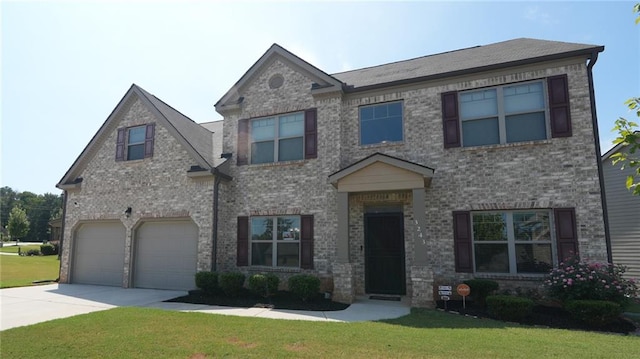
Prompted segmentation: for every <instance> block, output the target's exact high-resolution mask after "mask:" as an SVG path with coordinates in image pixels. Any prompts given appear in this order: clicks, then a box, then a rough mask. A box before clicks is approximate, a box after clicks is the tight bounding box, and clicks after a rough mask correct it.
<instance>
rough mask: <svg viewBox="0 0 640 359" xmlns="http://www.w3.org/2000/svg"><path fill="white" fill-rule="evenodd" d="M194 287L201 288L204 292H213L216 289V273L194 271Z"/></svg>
mask: <svg viewBox="0 0 640 359" xmlns="http://www.w3.org/2000/svg"><path fill="white" fill-rule="evenodd" d="M196 287H198V288H200V289H202V290H203V291H204V292H205V293H208V294H213V293H216V292H217V291H218V289H219V288H218V273H216V272H198V273H196Z"/></svg>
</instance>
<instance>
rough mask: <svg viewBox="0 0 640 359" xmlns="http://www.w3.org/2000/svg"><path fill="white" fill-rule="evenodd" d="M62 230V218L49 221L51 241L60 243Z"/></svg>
mask: <svg viewBox="0 0 640 359" xmlns="http://www.w3.org/2000/svg"><path fill="white" fill-rule="evenodd" d="M61 230H62V218H57V219H54V220H51V221H49V241H59V240H60V234H61Z"/></svg>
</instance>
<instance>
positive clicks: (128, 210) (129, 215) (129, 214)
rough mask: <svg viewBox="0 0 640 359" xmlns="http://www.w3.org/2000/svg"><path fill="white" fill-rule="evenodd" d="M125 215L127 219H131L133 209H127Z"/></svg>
mask: <svg viewBox="0 0 640 359" xmlns="http://www.w3.org/2000/svg"><path fill="white" fill-rule="evenodd" d="M124 215H125V216H126V217H127V218H129V217H131V207H127V209H126V210H125V211H124Z"/></svg>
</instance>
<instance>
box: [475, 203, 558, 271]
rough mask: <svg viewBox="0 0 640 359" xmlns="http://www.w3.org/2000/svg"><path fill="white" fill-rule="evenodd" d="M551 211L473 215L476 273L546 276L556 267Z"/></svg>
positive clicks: (480, 213) (479, 213) (478, 213)
mask: <svg viewBox="0 0 640 359" xmlns="http://www.w3.org/2000/svg"><path fill="white" fill-rule="evenodd" d="M549 218H550V215H549V211H546V210H545V211H513V212H474V213H472V214H471V220H472V233H473V252H474V259H475V272H477V273H509V274H523V273H525V274H526V273H546V272H548V271H549V269H551V268H552V267H553V254H552V245H551V244H552V237H551V224H550V220H549Z"/></svg>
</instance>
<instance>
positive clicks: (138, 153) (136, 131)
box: [127, 126, 146, 161]
mask: <svg viewBox="0 0 640 359" xmlns="http://www.w3.org/2000/svg"><path fill="white" fill-rule="evenodd" d="M145 132H146V128H145V126H139V127H132V128H130V129H129V131H127V160H129V161H131V160H140V159H143V158H144V137H145Z"/></svg>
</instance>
